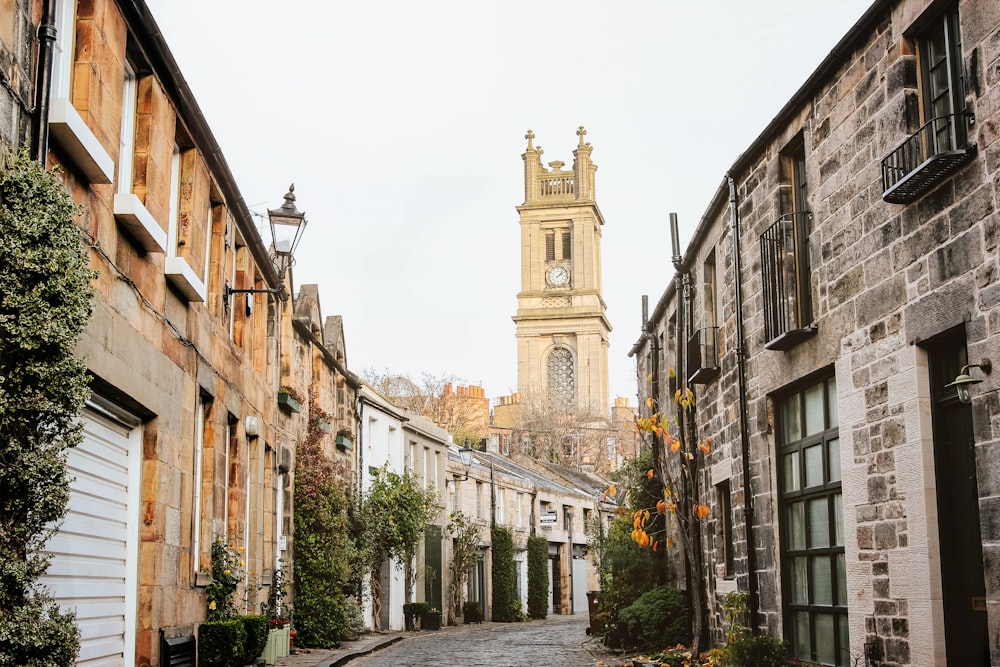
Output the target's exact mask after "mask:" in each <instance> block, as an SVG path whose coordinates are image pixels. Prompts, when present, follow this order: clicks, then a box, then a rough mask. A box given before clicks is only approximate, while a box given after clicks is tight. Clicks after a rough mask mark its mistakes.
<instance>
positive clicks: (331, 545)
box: [276, 401, 355, 647]
mask: <svg viewBox="0 0 1000 667" xmlns="http://www.w3.org/2000/svg"><path fill="white" fill-rule="evenodd" d="M329 420H330V417H329V415H327V414H326V413H325V412H323V411H322V410H321V409H320V408H319V407H318V406H317V405H316V404H315V402H312V401H311V402H310V404H309V431H308V434H307V435H306V438H305V440H303V441H302V442H300V443H299V445H298V448H297V449H298V451H297V452H296V456H295V518H294V521H295V532H294V535H295V542H294V545H293V547H294V549H295V561H294V563H295V567H294V570H293V573H294V585H295V626H296V633H297V635H296V638H297V640H298V642H299V643H300V644H301V645H302V646H322V647H329V646H336V645H339V643H340V641H341V640H343V639H344V638H345V637H346V636H348V635H349V634H350V622H349V612H350V611H351V610H349V609H348V608H347V607H346V604H345V592H346V590H347V587H348V581H349V579H350V576H351V571H350V563H351V562H352V560H354V558H355V546H354V542H353V541H352V540H351V537H350V534H349V531H348V518H347V497H346V496H345V489H344V487H343V486H342V485H341V484H339V483H338V479H339V478H340V477H341V475H342V474H343V472H344V470H343V467H342V466H341V465H339V464H336V463H334V462H333V461H332V460H331V459H330V458H329V457H327V456H326V455H324V453H323V440H324V439H325V437H326V432H325V431H324V430H323V429H322V427H321V426H320V424H321V423H322V422H327V423H328V422H329ZM276 606H277V605H276ZM280 611H281V612H282V613H283V610H280Z"/></svg>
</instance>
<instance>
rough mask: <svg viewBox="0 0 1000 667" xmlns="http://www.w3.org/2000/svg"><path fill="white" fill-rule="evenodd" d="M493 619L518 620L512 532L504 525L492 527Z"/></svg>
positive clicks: (519, 614) (519, 617)
mask: <svg viewBox="0 0 1000 667" xmlns="http://www.w3.org/2000/svg"><path fill="white" fill-rule="evenodd" d="M490 542H491V543H492V545H493V568H492V581H493V620H494V621H506V622H510V621H520V620H521V613H522V612H521V601H520V599H518V595H517V561H515V560H514V533H513V532H511V529H510V528H507V527H506V526H496V527H495V528H493V530H492V533H491V537H490Z"/></svg>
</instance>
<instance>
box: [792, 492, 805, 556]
mask: <svg viewBox="0 0 1000 667" xmlns="http://www.w3.org/2000/svg"><path fill="white" fill-rule="evenodd" d="M788 548H789V549H805V548H806V516H805V504H804V503H792V504H790V505H789V506H788Z"/></svg>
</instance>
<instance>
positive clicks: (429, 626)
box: [420, 611, 441, 630]
mask: <svg viewBox="0 0 1000 667" xmlns="http://www.w3.org/2000/svg"><path fill="white" fill-rule="evenodd" d="M420 629H421V630H440V629H441V612H439V611H428V612H425V613H424V614H423V615H422V616H421V617H420Z"/></svg>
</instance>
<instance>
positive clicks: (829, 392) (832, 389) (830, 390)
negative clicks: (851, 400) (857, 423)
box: [826, 378, 840, 428]
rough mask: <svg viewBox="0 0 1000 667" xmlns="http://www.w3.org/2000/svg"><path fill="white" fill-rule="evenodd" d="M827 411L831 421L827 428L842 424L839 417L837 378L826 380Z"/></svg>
mask: <svg viewBox="0 0 1000 667" xmlns="http://www.w3.org/2000/svg"><path fill="white" fill-rule="evenodd" d="M826 413H827V415H829V421H830V423H829V424H827V426H826V427H827V428H835V427H837V426H839V425H840V420H839V419H838V418H837V378H830V379H829V380H827V381H826Z"/></svg>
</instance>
